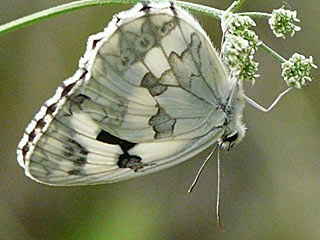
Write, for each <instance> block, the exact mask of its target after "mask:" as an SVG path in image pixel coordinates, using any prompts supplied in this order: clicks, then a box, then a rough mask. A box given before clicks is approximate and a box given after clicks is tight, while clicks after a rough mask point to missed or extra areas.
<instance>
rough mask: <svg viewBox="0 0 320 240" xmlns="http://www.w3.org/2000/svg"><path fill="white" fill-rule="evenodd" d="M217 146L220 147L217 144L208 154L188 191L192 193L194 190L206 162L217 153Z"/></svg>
mask: <svg viewBox="0 0 320 240" xmlns="http://www.w3.org/2000/svg"><path fill="white" fill-rule="evenodd" d="M217 148H218V145H216V146H215V147H214V148H213V149H212V151H211V152H210V154H209V155H208V157H207V158H206V160H204V162H203V163H202V165H201V167H200V169H199V171H198V173H197V175H196V177H195V178H194V180H193V182H192V184H191V186H190V187H189V189H188V193H191V192H192V190H193V188H194V186H195V185H196V184H197V182H198V180H199V177H200V175H201V172H202V170H203V169H204V167H205V166H206V164H207V162H208V161H209V159H210V158H211V156H212V155H213V154H214V153H215V151H216V150H217Z"/></svg>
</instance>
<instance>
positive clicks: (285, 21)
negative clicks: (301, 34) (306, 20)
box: [269, 6, 301, 38]
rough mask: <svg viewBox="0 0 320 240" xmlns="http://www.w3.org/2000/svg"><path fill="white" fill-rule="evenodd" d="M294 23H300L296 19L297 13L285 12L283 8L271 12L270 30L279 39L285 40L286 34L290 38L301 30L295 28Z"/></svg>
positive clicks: (297, 27)
mask: <svg viewBox="0 0 320 240" xmlns="http://www.w3.org/2000/svg"><path fill="white" fill-rule="evenodd" d="M295 22H300V20H299V19H298V18H297V12H296V11H290V10H286V9H284V6H282V7H281V8H279V9H275V10H273V11H272V16H271V18H269V25H270V28H271V29H272V31H273V33H274V34H275V35H276V36H277V37H281V38H285V36H284V35H285V34H286V33H289V34H290V36H291V37H292V36H293V35H294V34H295V32H297V31H300V30H301V27H299V26H296V25H295Z"/></svg>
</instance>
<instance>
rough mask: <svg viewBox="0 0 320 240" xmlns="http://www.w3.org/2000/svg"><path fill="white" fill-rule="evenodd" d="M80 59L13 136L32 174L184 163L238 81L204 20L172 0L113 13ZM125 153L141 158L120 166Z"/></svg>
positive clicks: (54, 178)
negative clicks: (19, 133) (21, 131)
mask: <svg viewBox="0 0 320 240" xmlns="http://www.w3.org/2000/svg"><path fill="white" fill-rule="evenodd" d="M79 65H80V69H79V70H78V71H77V72H76V73H75V75H74V76H73V77H72V78H70V79H68V80H66V81H65V82H63V83H62V85H61V86H60V87H59V88H58V89H57V91H56V93H55V95H54V96H53V97H52V98H51V99H49V100H48V101H47V102H46V103H45V104H44V106H42V108H41V110H40V112H39V113H38V114H37V115H36V116H35V118H34V120H33V121H32V122H31V123H30V124H29V126H28V128H27V130H26V133H25V135H24V137H23V139H22V140H21V142H20V143H19V146H18V151H17V153H18V161H19V163H20V165H21V166H22V167H24V168H25V171H26V174H27V175H28V176H29V177H31V178H33V179H35V180H36V181H39V182H43V183H46V184H51V185H88V184H100V183H108V182H115V181H120V180H124V179H129V178H133V177H137V176H140V175H143V174H147V173H151V172H153V171H158V170H160V169H163V168H167V167H170V166H172V165H175V164H178V163H180V162H182V161H185V160H187V159H189V158H191V157H192V156H194V155H196V154H197V153H199V152H201V151H202V150H204V149H205V148H207V147H209V146H210V145H212V144H214V142H216V141H217V140H218V139H219V138H220V137H221V135H222V134H223V126H224V121H225V118H226V116H225V113H224V112H223V111H221V109H218V106H219V105H220V104H221V102H226V101H227V99H226V97H227V96H229V95H230V92H231V90H232V87H233V86H234V82H231V81H232V80H230V79H229V78H228V73H227V71H226V70H225V69H224V67H223V64H222V63H221V61H220V59H219V58H218V55H217V53H216V51H215V50H214V48H213V46H212V44H211V42H210V40H209V38H208V37H207V35H206V34H205V32H204V31H203V29H202V28H201V27H200V25H199V24H198V23H197V22H196V21H195V20H194V19H193V18H192V17H191V16H190V15H189V14H188V13H187V12H186V11H184V10H182V9H180V8H177V7H176V6H174V5H171V4H169V3H161V4H160V3H158V4H155V3H153V4H149V5H142V4H138V5H136V6H135V7H134V8H133V9H131V10H130V11H127V12H122V13H120V14H118V15H116V16H115V17H114V18H113V21H112V22H111V23H110V24H109V25H108V27H107V28H106V29H105V30H104V31H103V32H101V33H98V34H96V35H93V36H91V37H90V38H89V40H88V45H87V51H86V53H85V55H84V57H83V58H82V59H81V60H80V64H79ZM123 155H125V156H124V158H125V159H132V158H134V159H137V158H140V160H141V161H140V162H139V163H135V164H136V165H134V164H133V166H131V167H120V165H119V159H120V158H121V156H123ZM128 157H129V158H128ZM130 161H131V160H130ZM128 166H129V165H128Z"/></svg>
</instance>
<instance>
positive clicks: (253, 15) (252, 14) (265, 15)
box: [238, 12, 271, 19]
mask: <svg viewBox="0 0 320 240" xmlns="http://www.w3.org/2000/svg"><path fill="white" fill-rule="evenodd" d="M238 15H240V16H248V17H251V18H265V19H269V18H270V17H271V14H270V13H262V12H241V13H238Z"/></svg>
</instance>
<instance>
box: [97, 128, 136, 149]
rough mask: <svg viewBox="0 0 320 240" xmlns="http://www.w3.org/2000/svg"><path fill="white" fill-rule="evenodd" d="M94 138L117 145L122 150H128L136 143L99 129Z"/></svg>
mask: <svg viewBox="0 0 320 240" xmlns="http://www.w3.org/2000/svg"><path fill="white" fill-rule="evenodd" d="M96 139H97V140H98V141H100V142H104V143H108V144H112V145H119V146H120V147H121V149H122V151H123V152H128V151H129V150H130V149H131V148H133V147H134V146H135V145H136V144H137V143H132V142H128V141H126V140H123V139H120V138H118V137H115V136H113V135H111V134H110V133H108V132H106V131H104V130H101V132H100V133H99V134H98V136H97V138H96Z"/></svg>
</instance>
